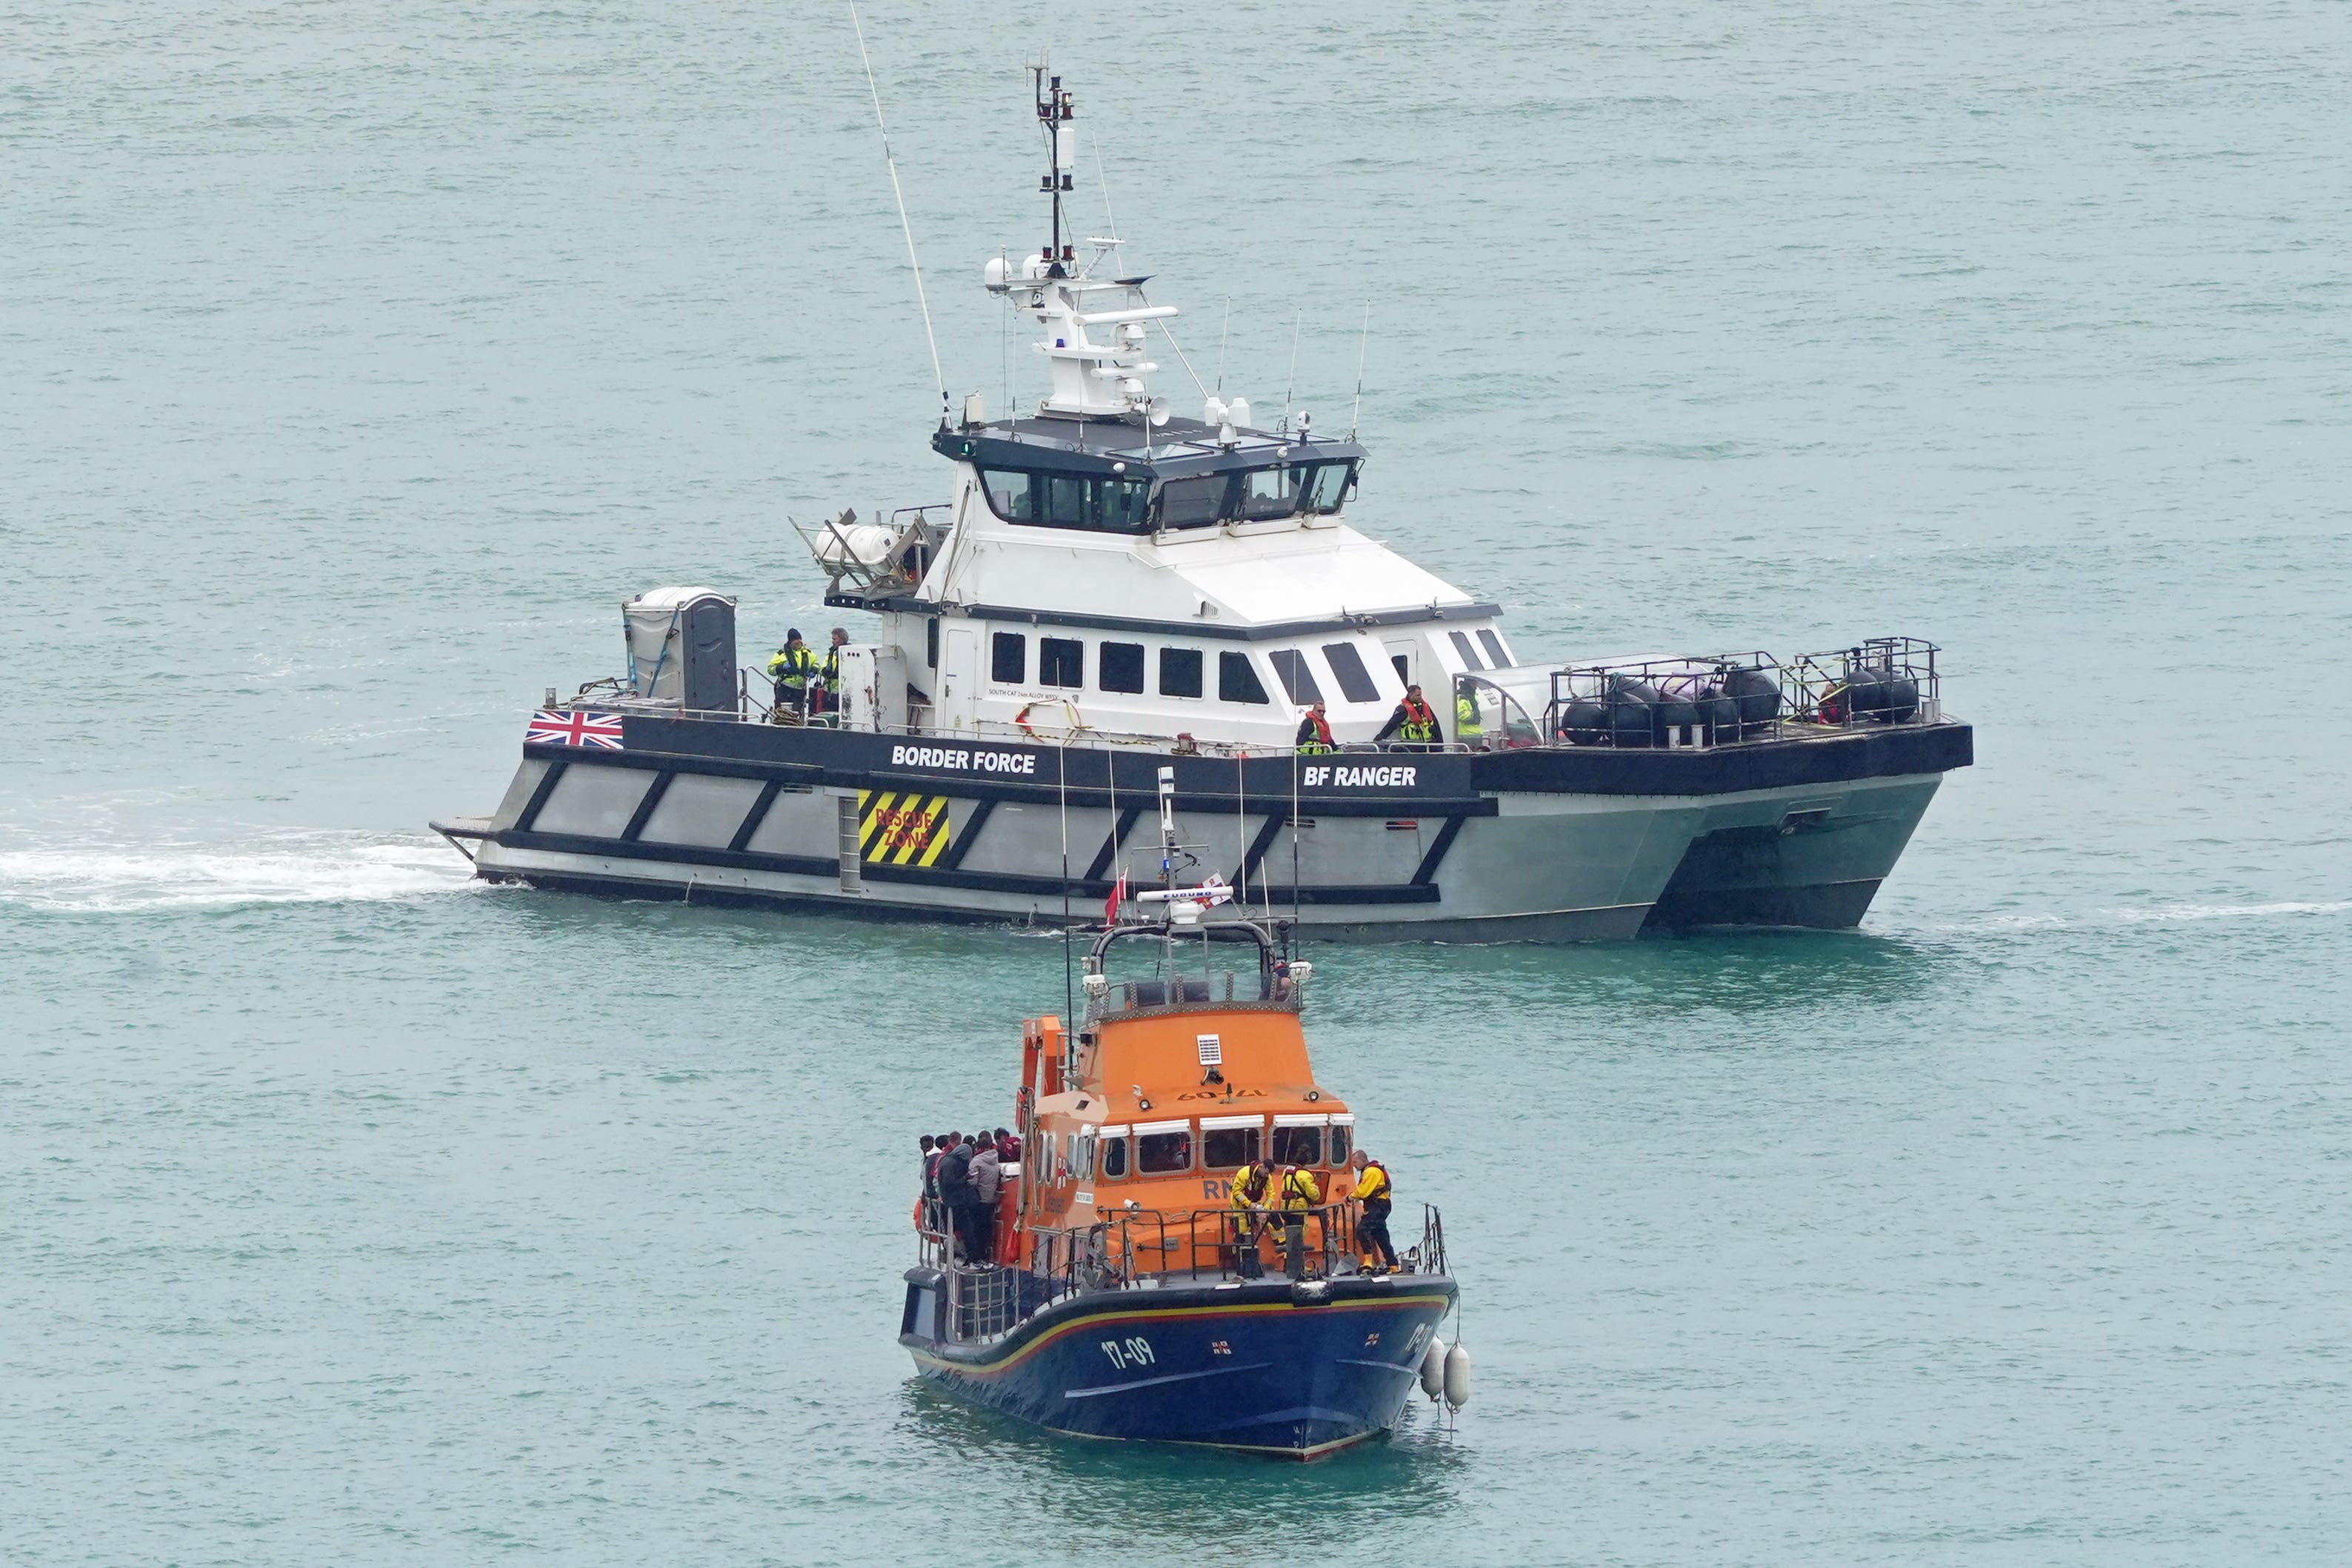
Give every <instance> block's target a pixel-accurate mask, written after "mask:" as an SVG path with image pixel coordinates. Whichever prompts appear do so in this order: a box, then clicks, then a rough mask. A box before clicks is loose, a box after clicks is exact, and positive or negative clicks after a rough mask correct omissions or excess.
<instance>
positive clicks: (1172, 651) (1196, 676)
mask: <svg viewBox="0 0 2352 1568" xmlns="http://www.w3.org/2000/svg"><path fill="white" fill-rule="evenodd" d="M1160 695H1161V696H1163V697H1197V696H1199V695H1201V650H1200V649H1198V648H1162V649H1160Z"/></svg>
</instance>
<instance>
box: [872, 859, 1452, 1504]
mask: <svg viewBox="0 0 2352 1568" xmlns="http://www.w3.org/2000/svg"><path fill="white" fill-rule="evenodd" d="M1223 891H1224V890H1223V889H1221V888H1218V887H1214V886H1212V887H1205V888H1191V889H1172V890H1163V891H1160V892H1157V893H1150V894H1143V895H1142V901H1143V902H1145V904H1146V905H1147V907H1148V908H1151V909H1153V910H1155V911H1156V913H1157V918H1147V919H1142V920H1139V921H1137V922H1134V923H1129V924H1117V923H1115V924H1112V925H1109V926H1108V927H1107V928H1106V929H1104V930H1103V932H1102V933H1101V935H1100V936H1097V938H1096V940H1095V942H1094V944H1093V946H1092V950H1091V951H1090V953H1089V954H1088V956H1087V958H1086V959H1085V962H1084V968H1083V976H1082V984H1083V990H1084V996H1085V1002H1086V1005H1085V1011H1084V1016H1083V1019H1082V1020H1081V1021H1080V1023H1079V1024H1078V1027H1077V1028H1076V1030H1075V1031H1073V1030H1068V1029H1066V1027H1065V1025H1064V1023H1063V1021H1062V1020H1061V1019H1058V1018H1051V1017H1049V1018H1041V1019H1031V1020H1029V1021H1028V1022H1027V1023H1026V1024H1025V1025H1024V1028H1023V1031H1022V1077H1021V1084H1020V1089H1019V1092H1018V1093H1017V1095H1016V1096H1015V1114H1016V1115H1017V1117H1018V1118H1019V1124H1020V1132H1021V1159H1020V1162H1019V1165H1018V1167H1017V1172H1016V1171H1015V1169H1014V1167H1012V1166H1007V1167H1006V1175H1005V1177H1004V1180H1003V1184H1002V1186H1000V1188H999V1192H998V1195H997V1201H996V1204H995V1207H994V1210H993V1212H992V1214H991V1215H989V1216H988V1221H987V1222H988V1223H989V1224H991V1225H992V1234H991V1235H990V1237H989V1238H988V1244H987V1245H986V1246H984V1247H983V1246H976V1245H973V1244H972V1239H971V1234H970V1233H971V1229H972V1227H971V1224H970V1223H969V1222H967V1225H966V1227H965V1229H966V1236H965V1238H964V1239H962V1240H961V1241H960V1240H959V1239H958V1237H957V1234H956V1232H957V1227H956V1226H955V1225H954V1224H953V1223H952V1222H951V1221H950V1218H949V1217H947V1216H945V1215H943V1214H941V1213H939V1212H937V1211H935V1210H933V1209H931V1208H930V1207H929V1206H926V1205H921V1204H919V1205H918V1207H917V1210H916V1217H915V1219H916V1229H917V1233H918V1238H919V1249H920V1254H921V1256H920V1261H919V1264H918V1266H917V1267H915V1268H913V1269H910V1270H908V1271H907V1275H906V1283H907V1295H906V1308H905V1314H904V1317H903V1319H902V1321H901V1322H900V1325H899V1343H901V1344H903V1345H905V1346H906V1347H907V1349H908V1351H909V1352H910V1353H911V1354H913V1356H914V1359H915V1364H916V1365H917V1367H918V1368H919V1370H920V1372H921V1373H922V1375H924V1376H926V1377H928V1378H929V1379H931V1380H933V1381H934V1382H936V1383H938V1384H940V1385H943V1386H945V1387H947V1388H949V1389H950V1390H952V1391H954V1392H955V1393H957V1394H959V1395H961V1396H965V1397H968V1398H970V1399H972V1400H975V1401H977V1402H979V1403H981V1404H982V1405H986V1406H991V1407H992V1408H994V1409H997V1410H1000V1411H1003V1412H1005V1413H1007V1414H1009V1415H1012V1416H1017V1417H1019V1418H1021V1419H1023V1420H1025V1421H1030V1422H1034V1423H1035V1424H1036V1425H1038V1426H1040V1427H1046V1428H1049V1429H1051V1430H1053V1431H1056V1432H1066V1433H1071V1434H1076V1435H1080V1436H1085V1437H1118V1438H1127V1439H1133V1440H1139V1441H1150V1442H1169V1443H1196V1444H1209V1445H1213V1446H1216V1447H1219V1448H1244V1449H1250V1450H1255V1451H1258V1452H1263V1453H1267V1454H1274V1455H1279V1456H1283V1457H1286V1458H1316V1457H1318V1456H1320V1455H1324V1454H1328V1453H1331V1452H1334V1451H1336V1450H1338V1449H1339V1448H1345V1447H1347V1446H1348V1445H1349V1444H1351V1443H1355V1442H1359V1441H1360V1440H1362V1439H1364V1438H1366V1437H1372V1436H1374V1435H1376V1434H1378V1433H1381V1432H1384V1431H1386V1430H1388V1429H1389V1428H1390V1427H1393V1426H1394V1425H1395V1424H1396V1423H1397V1421H1398V1420H1399V1418H1400V1417H1401V1416H1402V1414H1403V1410H1404V1406H1405V1402H1406V1398H1407V1396H1409V1395H1410V1394H1411V1393H1412V1390H1413V1387H1414V1385H1415V1380H1416V1376H1417V1375H1421V1374H1422V1373H1423V1367H1424V1364H1428V1365H1429V1366H1431V1367H1432V1368H1433V1369H1435V1368H1437V1367H1438V1366H1439V1365H1440V1364H1442V1362H1443V1361H1444V1355H1445V1352H1444V1349H1443V1348H1442V1341H1439V1342H1438V1345H1436V1346H1433V1343H1432V1342H1433V1340H1437V1336H1438V1329H1439V1326H1440V1324H1441V1322H1442V1321H1443V1319H1444V1316H1445V1314H1446V1312H1448V1311H1449V1310H1450V1309H1451V1308H1452V1307H1453V1305H1454V1301H1455V1298H1456V1294H1457V1291H1456V1287H1455V1284H1454V1280H1453V1278H1452V1277H1451V1276H1450V1275H1449V1274H1448V1273H1447V1271H1446V1262H1445V1244H1444V1228H1443V1227H1442V1225H1441V1223H1440V1220H1439V1216H1438V1214H1437V1211H1436V1210H1435V1209H1434V1208H1432V1207H1427V1206H1423V1209H1422V1213H1421V1216H1420V1218H1421V1225H1420V1227H1419V1228H1418V1232H1417V1233H1414V1234H1408V1233H1407V1232H1408V1226H1407V1225H1406V1224H1405V1223H1404V1213H1403V1210H1402V1207H1400V1208H1399V1209H1398V1211H1397V1212H1396V1213H1395V1214H1394V1215H1392V1216H1391V1219H1390V1225H1389V1229H1390V1233H1391V1237H1392V1239H1393V1242H1394V1245H1395V1249H1396V1251H1397V1254H1398V1264H1397V1266H1396V1267H1395V1268H1394V1269H1393V1270H1383V1268H1382V1266H1381V1264H1380V1263H1379V1262H1378V1260H1377V1259H1376V1258H1375V1259H1371V1260H1368V1259H1367V1257H1366V1256H1365V1254H1363V1253H1360V1251H1359V1242H1360V1241H1365V1242H1368V1240H1369V1239H1368V1238H1366V1237H1363V1236H1361V1235H1360V1233H1359V1226H1360V1222H1361V1218H1362V1216H1361V1213H1360V1207H1361V1206H1360V1205H1359V1204H1358V1203H1357V1202H1356V1201H1355V1200H1354V1180H1355V1178H1354V1176H1353V1175H1352V1173H1351V1171H1350V1169H1349V1156H1350V1155H1351V1154H1352V1153H1353V1150H1354V1145H1355V1142H1356V1118H1355V1113H1353V1112H1351V1111H1350V1110H1349V1108H1348V1105H1347V1103H1346V1102H1345V1101H1344V1100H1343V1099H1341V1098H1340V1097H1339V1095H1337V1094H1335V1093H1334V1092H1332V1091H1331V1090H1330V1089H1328V1088H1327V1087H1326V1086H1325V1085H1324V1084H1323V1083H1322V1082H1319V1081H1318V1079H1317V1077H1316V1075H1315V1070H1314V1067H1313V1065H1312V1064H1311V1063H1310V1062H1309V1061H1308V1060H1307V1041H1306V1038H1305V1035H1304V1033H1303V1031H1302V1029H1301V1027H1300V1018H1301V1013H1302V1010H1303V1007H1304V1002H1305V996H1306V991H1307V982H1308V979H1309V977H1310V973H1311V971H1310V967H1309V966H1308V965H1307V964H1305V963H1301V962H1292V961H1290V960H1288V959H1286V957H1285V956H1283V955H1282V953H1281V952H1280V951H1279V950H1278V949H1277V947H1276V943H1275V942H1274V940H1273V939H1272V937H1271V936H1269V935H1268V933H1267V931H1266V930H1265V927H1264V926H1263V925H1259V924H1257V923H1256V922H1255V921H1251V920H1248V919H1244V918H1238V917H1234V916H1233V915H1230V914H1229V913H1226V912H1224V911H1222V910H1220V909H1219V908H1218V907H1217V905H1218V904H1219V903H1220V901H1221V899H1222V896H1223ZM1130 955H1131V956H1132V957H1133V958H1134V959H1136V960H1139V961H1140V962H1139V964H1138V965H1137V967H1139V968H1141V969H1145V970H1148V971H1149V972H1148V973H1139V974H1138V975H1136V976H1135V977H1128V978H1115V977H1113V976H1112V974H1111V973H1110V968H1111V967H1112V965H1113V964H1114V962H1115V961H1118V962H1119V963H1120V965H1121V967H1125V965H1126V962H1127V960H1128V959H1129V956H1130ZM1261 1159H1265V1160H1270V1161H1272V1162H1273V1172H1272V1180H1270V1181H1269V1182H1268V1183H1267V1185H1266V1186H1265V1190H1264V1193H1263V1196H1262V1199H1261V1204H1260V1206H1259V1207H1254V1208H1253V1207H1236V1205H1235V1204H1234V1201H1233V1193H1234V1184H1235V1182H1236V1181H1244V1182H1246V1181H1247V1180H1248V1177H1249V1173H1250V1172H1251V1170H1252V1167H1253V1166H1255V1165H1256V1163H1257V1162H1258V1161H1259V1160H1261ZM1293 1173H1297V1176H1295V1177H1294V1176H1293ZM1285 1193H1288V1194H1290V1195H1292V1196H1291V1199H1290V1203H1289V1206H1288V1207H1282V1205H1283V1203H1284V1196H1283V1195H1284V1194H1285ZM1407 1243H1410V1245H1407ZM974 1254H977V1255H980V1256H984V1257H985V1258H987V1259H989V1260H990V1261H982V1260H979V1257H976V1256H972V1255H974ZM1433 1351H1434V1355H1433Z"/></svg>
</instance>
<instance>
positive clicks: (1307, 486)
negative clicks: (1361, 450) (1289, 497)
mask: <svg viewBox="0 0 2352 1568" xmlns="http://www.w3.org/2000/svg"><path fill="white" fill-rule="evenodd" d="M1354 467H1355V465H1353V464H1351V463H1318V464H1317V465H1315V476H1314V477H1313V478H1312V479H1309V480H1307V481H1306V482H1305V483H1304V484H1302V485H1301V486H1299V500H1300V502H1301V503H1302V504H1303V505H1304V506H1305V507H1306V508H1307V510H1308V511H1310V512H1336V511H1338V510H1339V503H1340V502H1342V501H1344V500H1346V499H1347V498H1348V479H1349V475H1350V474H1351V473H1352V472H1353V470H1354Z"/></svg>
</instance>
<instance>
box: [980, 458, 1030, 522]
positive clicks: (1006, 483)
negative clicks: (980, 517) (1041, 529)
mask: <svg viewBox="0 0 2352 1568" xmlns="http://www.w3.org/2000/svg"><path fill="white" fill-rule="evenodd" d="M980 486H981V488H982V490H985V491H986V492H987V493H988V509H989V510H990V511H992V512H994V513H995V514H996V515H997V516H998V517H1003V519H1004V520H1005V521H1006V522H1008V523H1025V522H1027V521H1029V520H1030V517H1031V514H1032V512H1033V510H1034V508H1033V507H1031V505H1030V497H1029V490H1030V477H1029V476H1028V475H1026V474H1024V473H1022V472H1021V471H1020V470H1019V469H1017V468H983V469H982V470H981V471H980Z"/></svg>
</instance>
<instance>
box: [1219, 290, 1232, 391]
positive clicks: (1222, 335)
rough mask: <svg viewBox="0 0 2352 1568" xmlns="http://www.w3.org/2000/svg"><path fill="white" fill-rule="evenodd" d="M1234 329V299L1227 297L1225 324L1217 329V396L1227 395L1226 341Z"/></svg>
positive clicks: (1230, 296)
mask: <svg viewBox="0 0 2352 1568" xmlns="http://www.w3.org/2000/svg"><path fill="white" fill-rule="evenodd" d="M1233 329H1234V297H1233V296H1232V295H1230V294H1228V295H1226V296H1225V324H1224V325H1223V327H1220V328H1219V329H1217V395H1218V396H1219V397H1223V396H1224V395H1225V339H1226V338H1227V337H1228V336H1229V335H1230V334H1231V333H1232V332H1233Z"/></svg>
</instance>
